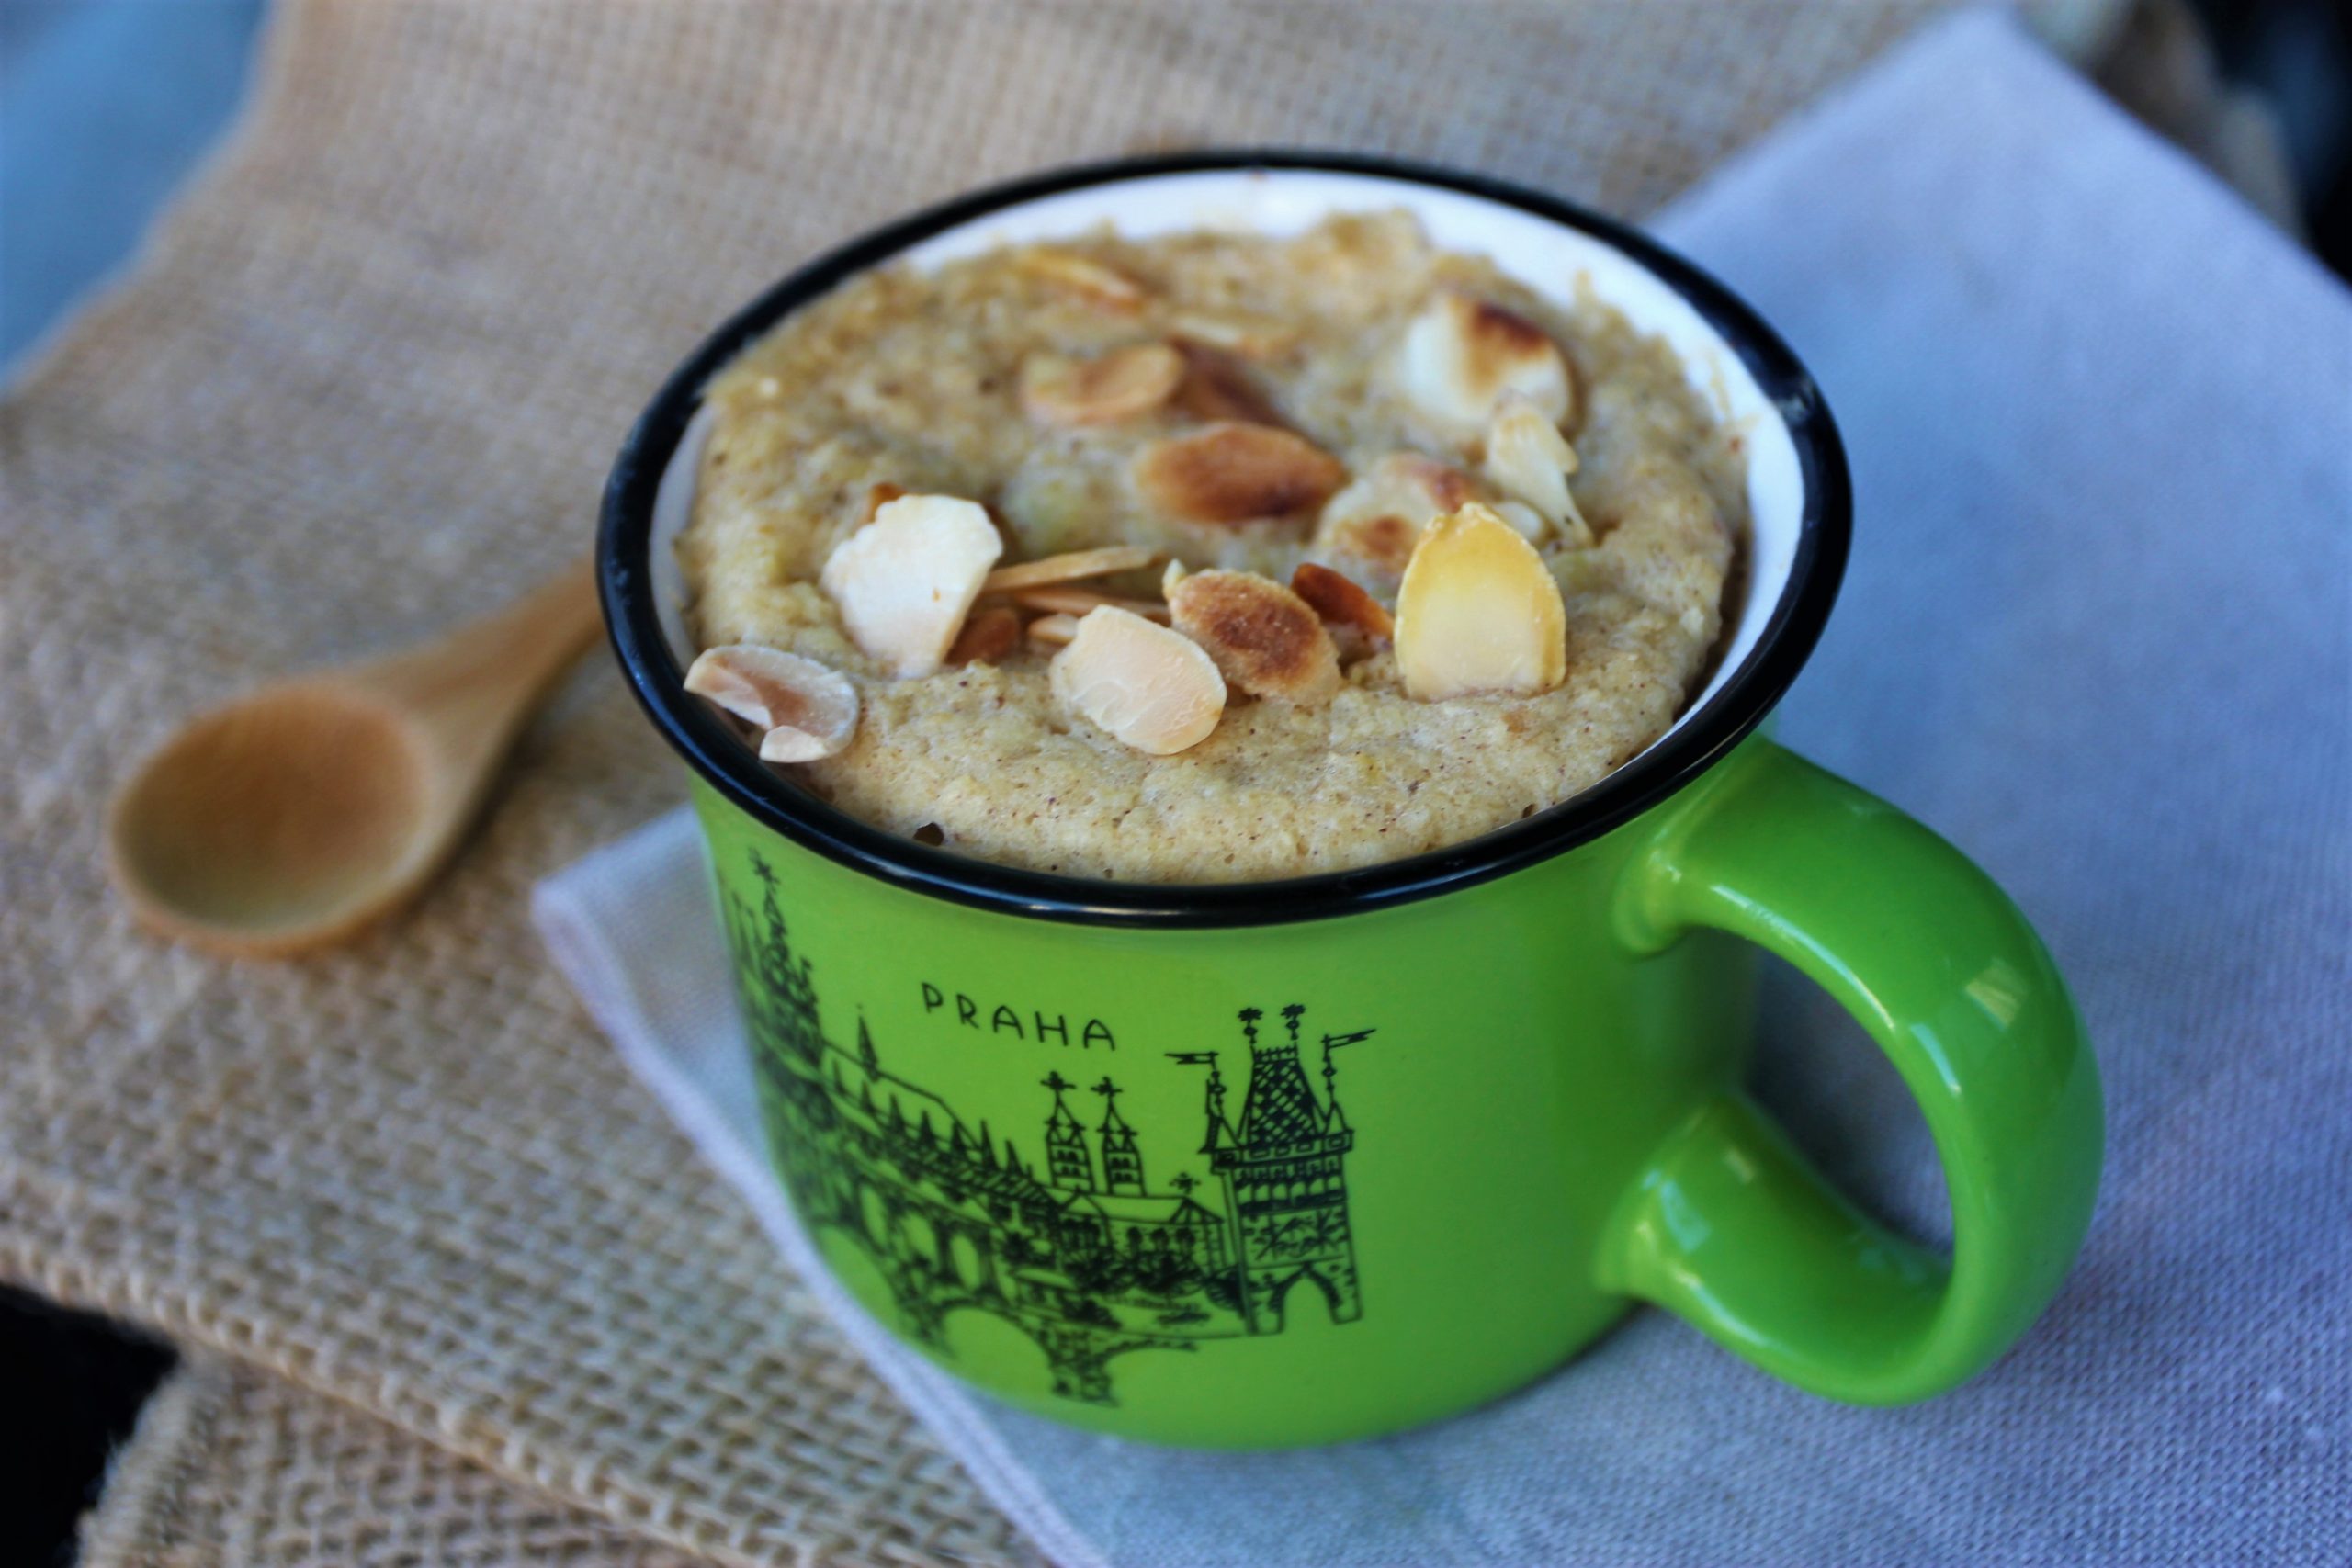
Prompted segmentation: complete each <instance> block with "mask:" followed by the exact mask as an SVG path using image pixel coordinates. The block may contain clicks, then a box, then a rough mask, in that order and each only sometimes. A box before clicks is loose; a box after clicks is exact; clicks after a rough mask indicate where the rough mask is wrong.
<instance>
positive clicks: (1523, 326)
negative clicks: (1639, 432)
mask: <svg viewBox="0 0 2352 1568" xmlns="http://www.w3.org/2000/svg"><path fill="white" fill-rule="evenodd" d="M1395 374H1396V377H1397V387H1398V389H1400V390H1401V391H1402V392H1403V393H1404V394H1405V397H1406V399H1407V400H1408V401H1409V402H1411V403H1412V404H1413V406H1414V407H1415V408H1417V409H1419V410H1420V412H1423V413H1425V414H1427V415H1428V416H1429V417H1430V419H1431V420H1434V421H1435V422H1436V423H1438V425H1439V426H1440V427H1441V428H1442V429H1443V430H1444V431H1445V432H1446V433H1447V434H1450V435H1453V436H1458V437H1461V438H1463V439H1464V440H1467V439H1469V438H1471V437H1472V436H1475V435H1476V434H1477V433H1478V432H1479V431H1480V430H1482V429H1483V428H1485V426H1486V423H1487V420H1488V419H1490V418H1491V417H1493V415H1494V412H1495V410H1496V408H1497V406H1498V405H1499V404H1500V403H1501V401H1502V400H1503V397H1504V395H1505V394H1506V393H1510V392H1517V393H1520V394H1521V396H1523V397H1525V398H1526V399H1527V400H1529V401H1530V402H1532V404H1533V405H1534V406H1535V407H1536V408H1537V409H1538V410H1540V411H1541V412H1543V414H1544V417H1545V418H1547V419H1549V420H1550V421H1551V422H1552V423H1554V424H1555V425H1560V424H1565V423H1567V421H1568V416H1569V414H1570V413H1571V412H1573V410H1574V403H1575V397H1576V386H1575V383H1574V381H1573V380H1572V379H1571V378H1570V377H1569V375H1568V362H1567V358H1566V355H1563V354H1561V352H1560V345H1559V344H1555V343H1554V342H1553V341H1552V340H1551V339H1550V338H1549V337H1547V336H1545V335H1544V329H1543V328H1541V327H1539V326H1537V325H1536V324H1535V323H1534V322H1533V321H1529V320H1528V319H1527V318H1526V317H1524V316H1521V315H1519V314H1516V313H1515V312H1513V311H1510V310H1504V309H1503V308H1502V307H1501V306H1500V305H1497V304H1494V303H1492V302H1490V301H1488V300H1485V299H1470V298H1469V297H1467V296H1465V295H1461V294H1453V293H1446V294H1441V295H1439V296H1438V297H1437V298H1436V299H1432V300H1431V301H1430V303H1429V305H1428V306H1427V307H1426V308H1424V309H1423V310H1422V311H1421V312H1420V314H1419V315H1417V316H1415V317H1414V318H1413V321H1412V323H1411V324H1410V325H1409V326H1408V327H1407V328H1406V329H1405V336H1404V340H1403V342H1401V343H1400V344H1398V345H1397V360H1396V365H1395Z"/></svg>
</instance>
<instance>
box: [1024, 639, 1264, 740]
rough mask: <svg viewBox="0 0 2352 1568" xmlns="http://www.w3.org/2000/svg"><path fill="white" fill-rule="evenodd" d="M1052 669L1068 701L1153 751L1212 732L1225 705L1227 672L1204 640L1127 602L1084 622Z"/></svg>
mask: <svg viewBox="0 0 2352 1568" xmlns="http://www.w3.org/2000/svg"><path fill="white" fill-rule="evenodd" d="M1047 674H1048V678H1049V680H1050V681H1051V682H1052V685H1053V689H1054V695H1055V696H1056V697H1057V698H1058V699H1060V701H1061V702H1062V703H1063V705H1065V706H1067V707H1069V709H1071V710H1072V711H1073V712H1075V713H1078V714H1080V715H1082V716H1084V717H1086V718H1087V719H1089V720H1091V721H1092V722H1093V723H1095V724H1097V725H1100V726H1101V727H1102V728H1104V729H1106V730H1108V731H1110V732H1111V734H1112V735H1114V736H1115V737H1116V738H1117V739H1119V740H1120V741H1122V742H1123V743H1125V744H1126V745H1129V746H1132V747H1134V748H1135V749H1136V750H1138V751H1146V752H1149V753H1150V754H1151V755H1153V756H1155V757H1165V756H1168V755H1170V753H1173V752H1177V751H1182V750H1184V748H1186V747H1187V746H1193V745H1197V744H1199V743H1200V742H1201V741H1203V740H1205V739H1208V736H1209V732H1210V731H1211V730H1213V729H1215V728H1216V721H1217V718H1218V716H1220V715H1222V714H1223V713H1224V712H1225V677H1224V676H1223V675H1220V674H1218V673H1217V668H1216V661H1215V660H1211V659H1210V658H1209V656H1208V654H1207V653H1206V652H1205V651H1204V649H1202V647H1201V645H1200V644H1198V643H1196V642H1194V641H1193V639H1192V638H1191V637H1186V636H1185V635H1184V634H1183V633H1182V632H1175V631H1170V630H1169V629H1168V628H1167V627H1166V626H1154V625H1152V623H1151V622H1149V621H1147V620H1145V619H1144V618H1143V617H1142V616H1140V615H1129V614H1128V613H1127V612H1126V611H1125V610H1116V609H1101V610H1097V611H1095V612H1094V613H1093V614H1091V615H1088V616H1087V617H1086V618H1085V619H1084V620H1082V621H1080V622H1079V623H1078V630H1077V631H1076V633H1075V634H1074V635H1072V637H1070V641H1069V647H1068V648H1065V649H1062V650H1061V651H1060V652H1059V653H1057V654H1056V655H1054V661H1053V663H1052V665H1051V666H1050V667H1049V669H1048V671H1047Z"/></svg>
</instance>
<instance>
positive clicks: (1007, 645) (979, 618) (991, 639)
mask: <svg viewBox="0 0 2352 1568" xmlns="http://www.w3.org/2000/svg"><path fill="white" fill-rule="evenodd" d="M1020 646H1021V612H1020V611H1018V610H1016V609H1014V608H1013V607H1012V605H1010V604H983V605H981V606H979V607H978V609H976V610H974V611H973V612H972V613H971V614H970V615H967V616H965V617H964V629H963V630H962V631H959V632H957V633H956V641H955V642H954V643H953V644H952V645H951V646H950V647H949V648H948V649H947V662H948V663H950V664H991V663H994V662H995V661H996V660H1000V659H1002V658H1003V657H1004V656H1005V655H1006V654H1008V653H1011V652H1012V650H1013V649H1016V648H1019V647H1020Z"/></svg>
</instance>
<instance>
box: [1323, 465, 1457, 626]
mask: <svg viewBox="0 0 2352 1568" xmlns="http://www.w3.org/2000/svg"><path fill="white" fill-rule="evenodd" d="M1469 499H1470V479H1469V476H1468V475H1466V474H1464V473H1463V472H1462V471H1461V470H1460V469H1459V468H1451V467H1448V466H1447V465H1446V464H1443V463H1441V462H1439V461H1438V460H1437V459H1436V458H1434V457H1424V456H1422V455H1421V454H1420V453H1419V452H1394V453H1391V454H1390V455H1389V456H1387V457H1383V458H1382V459H1380V461H1378V462H1377V463H1374V465H1373V466H1372V467H1371V468H1369V469H1367V470H1366V471H1365V472H1364V473H1363V475H1362V476H1361V477H1359V478H1358V479H1356V480H1355V481H1354V482H1353V483H1351V484H1350V485H1349V486H1348V487H1347V488H1346V489H1345V490H1342V491H1340V493H1339V494H1337V495H1335V496H1333V497H1332V498H1331V499H1330V500H1329V502H1326V503H1325V504H1324V507H1323V513H1322V515H1321V516H1320V517H1319V518H1317V521H1316V525H1315V547H1316V549H1317V551H1318V552H1319V553H1321V554H1322V555H1323V556H1325V557H1326V558H1329V559H1330V560H1332V561H1335V562H1338V563H1340V564H1342V565H1344V566H1346V567H1348V568H1350V569H1351V570H1354V571H1356V572H1357V573H1358V574H1360V575H1361V576H1362V577H1363V578H1364V579H1365V580H1366V581H1370V582H1372V583H1373V584H1374V585H1375V586H1377V587H1380V588H1382V589H1383V590H1385V591H1386V592H1395V590H1396V586H1397V581H1399V580H1400V579H1402V578H1403V577H1404V575H1405V563H1406V562H1407V561H1409V560H1411V559H1412V558H1413V547H1414V546H1415V545H1416V544H1418V543H1419V542H1420V537H1421V530H1422V528H1424V527H1425V526H1427V525H1428V524H1429V521H1430V519H1431V518H1432V517H1437V516H1441V515H1442V514H1443V513H1448V512H1451V511H1453V509H1454V508H1455V507H1457V506H1460V505H1461V504H1462V503H1463V502H1465V501H1468V500H1469Z"/></svg>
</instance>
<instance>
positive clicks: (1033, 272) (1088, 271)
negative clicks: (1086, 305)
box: [1019, 245, 1151, 314]
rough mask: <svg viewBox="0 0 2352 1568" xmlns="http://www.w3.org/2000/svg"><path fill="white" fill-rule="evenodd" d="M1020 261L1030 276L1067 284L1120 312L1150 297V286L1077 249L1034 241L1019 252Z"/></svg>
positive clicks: (1062, 285)
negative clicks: (1079, 252)
mask: <svg viewBox="0 0 2352 1568" xmlns="http://www.w3.org/2000/svg"><path fill="white" fill-rule="evenodd" d="M1019 265H1020V267H1021V269H1022V270H1023V272H1026V273H1027V274H1029V275H1030V276H1032V277H1037V278H1043V279H1044V280H1045V281H1046V282H1047V283H1050V284H1052V285H1054V286H1055V287H1056V288H1066V289H1068V290H1069V291H1070V292H1071V293H1073V294H1078V295H1081V296H1083V297H1084V298H1085V299H1087V300H1089V301H1090V302H1091V303H1093V304H1096V305H1100V306H1102V307H1103V309H1105V310H1117V311H1120V312H1121V313H1123V314H1124V313H1125V312H1129V311H1134V310H1141V309H1142V308H1143V302H1144V301H1145V300H1146V299H1149V298H1150V297H1151V291H1150V290H1149V289H1147V288H1145V287H1144V286H1143V285H1142V284H1140V283H1137V282H1136V280H1135V279H1134V278H1132V277H1129V276H1127V275H1126V274H1125V273H1124V272H1121V271H1120V270H1119V269H1118V268H1117V267H1114V266H1113V265H1110V264H1109V263H1108V262H1099V261H1096V260H1095V259H1094V258H1093V257H1092V256H1086V255H1080V254H1078V253H1077V252H1076V251H1061V250H1056V249H1054V248H1053V247H1051V246H1049V245H1033V246H1032V247H1030V248H1029V249H1028V250H1025V251H1023V252H1022V253H1021V256H1020V262H1019Z"/></svg>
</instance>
